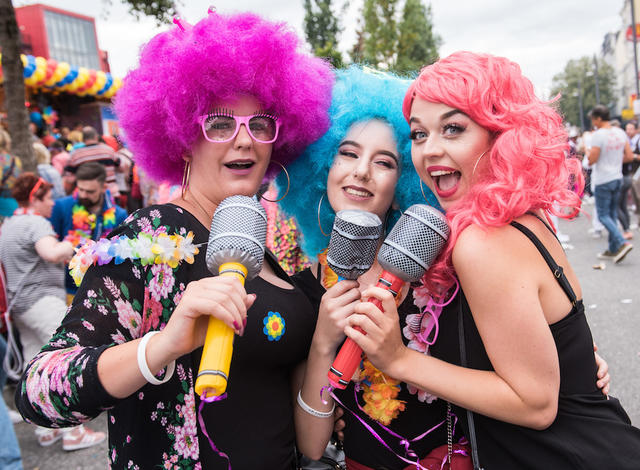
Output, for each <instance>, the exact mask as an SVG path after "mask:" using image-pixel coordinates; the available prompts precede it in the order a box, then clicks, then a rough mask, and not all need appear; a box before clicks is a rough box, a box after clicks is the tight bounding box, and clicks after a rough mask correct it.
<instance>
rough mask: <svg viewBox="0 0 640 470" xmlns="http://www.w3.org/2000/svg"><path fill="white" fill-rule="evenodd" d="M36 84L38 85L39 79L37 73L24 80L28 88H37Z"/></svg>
mask: <svg viewBox="0 0 640 470" xmlns="http://www.w3.org/2000/svg"><path fill="white" fill-rule="evenodd" d="M36 83H38V77H37V75H36V73H35V72H34V73H33V75H31V76H30V77H29V78H25V79H24V84H25V85H27V86H36Z"/></svg>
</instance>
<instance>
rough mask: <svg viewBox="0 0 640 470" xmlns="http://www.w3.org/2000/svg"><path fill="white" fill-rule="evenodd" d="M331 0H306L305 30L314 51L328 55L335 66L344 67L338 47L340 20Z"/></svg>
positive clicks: (320, 55)
mask: <svg viewBox="0 0 640 470" xmlns="http://www.w3.org/2000/svg"><path fill="white" fill-rule="evenodd" d="M331 3H332V1H331V0H304V11H305V14H304V32H305V36H306V37H307V41H308V42H309V44H310V45H311V48H312V49H313V52H314V54H315V55H317V56H318V57H326V58H327V59H329V61H330V62H331V63H332V64H333V66H334V67H338V68H340V67H342V66H343V62H342V54H341V53H340V51H339V50H338V49H337V46H338V35H339V34H340V32H341V27H340V22H339V20H338V18H337V17H336V15H335V14H334V13H333V10H332V6H331Z"/></svg>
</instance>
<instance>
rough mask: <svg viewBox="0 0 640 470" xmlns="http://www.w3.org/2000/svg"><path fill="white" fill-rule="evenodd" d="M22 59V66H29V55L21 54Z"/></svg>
mask: <svg viewBox="0 0 640 470" xmlns="http://www.w3.org/2000/svg"><path fill="white" fill-rule="evenodd" d="M20 60H22V66H23V67H26V66H27V56H26V55H24V54H20Z"/></svg>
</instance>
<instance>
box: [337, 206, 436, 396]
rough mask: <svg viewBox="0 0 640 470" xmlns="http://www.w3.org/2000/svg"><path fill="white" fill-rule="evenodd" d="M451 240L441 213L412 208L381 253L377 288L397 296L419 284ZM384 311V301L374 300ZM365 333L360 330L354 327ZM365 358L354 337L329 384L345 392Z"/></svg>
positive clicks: (345, 346) (346, 344)
mask: <svg viewBox="0 0 640 470" xmlns="http://www.w3.org/2000/svg"><path fill="white" fill-rule="evenodd" d="M448 238H449V226H448V225H447V219H446V217H445V216H444V214H442V212H440V211H438V210H437V209H434V208H433V207H430V206H426V205H424V204H415V205H413V206H411V207H409V208H408V209H407V210H406V211H405V213H404V214H402V217H400V220H398V222H397V223H396V225H395V226H394V227H393V229H392V230H391V232H390V233H389V235H388V236H387V238H386V239H385V241H384V243H383V244H382V246H381V247H380V251H379V252H378V262H379V263H380V265H381V266H382V268H383V271H382V275H381V276H380V278H379V279H378V283H377V284H376V287H380V288H382V289H386V290H388V291H389V292H391V293H392V294H393V296H394V297H397V295H398V294H399V293H400V291H401V290H402V287H403V286H404V283H405V282H417V281H419V280H420V278H421V277H422V276H423V275H424V273H425V272H426V271H427V269H429V266H430V265H431V263H433V261H434V260H435V259H436V258H437V256H438V254H439V253H440V251H441V250H442V248H443V247H444V245H445V243H446V242H447V239H448ZM368 302H371V303H373V304H374V305H375V306H376V307H378V308H379V309H380V310H382V302H380V300H378V299H376V298H371V299H369V300H368ZM355 328H356V329H357V330H358V331H360V332H361V333H363V334H365V332H364V331H363V330H362V329H361V328H360V327H355ZM361 359H362V349H361V348H360V346H358V344H357V343H356V342H355V341H353V340H352V339H351V338H347V339H346V340H345V342H344V344H343V345H342V347H341V348H340V351H339V352H338V355H337V356H336V358H335V360H334V361H333V364H332V365H331V368H330V369H329V373H328V377H329V383H330V384H331V386H332V387H333V388H339V389H345V388H346V387H347V385H349V382H350V381H351V378H352V377H353V374H354V373H355V371H356V369H357V368H358V366H359V365H360V361H361Z"/></svg>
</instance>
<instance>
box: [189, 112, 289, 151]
mask: <svg viewBox="0 0 640 470" xmlns="http://www.w3.org/2000/svg"><path fill="white" fill-rule="evenodd" d="M198 120H199V122H200V125H201V127H202V134H203V135H204V138H205V139H207V140H208V141H209V142H213V143H217V144H219V143H223V142H229V141H230V140H233V139H234V138H235V137H236V135H238V131H240V125H242V124H244V127H245V128H246V129H247V131H248V132H249V135H250V136H251V138H252V139H253V140H255V141H256V142H260V143H261V144H271V143H273V142H275V141H276V139H277V138H278V130H279V129H280V123H279V122H278V119H277V118H276V117H275V116H272V115H270V114H266V113H257V114H250V115H248V116H234V115H232V114H230V113H226V112H213V113H209V114H205V115H204V116H200V117H199V118H198Z"/></svg>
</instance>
